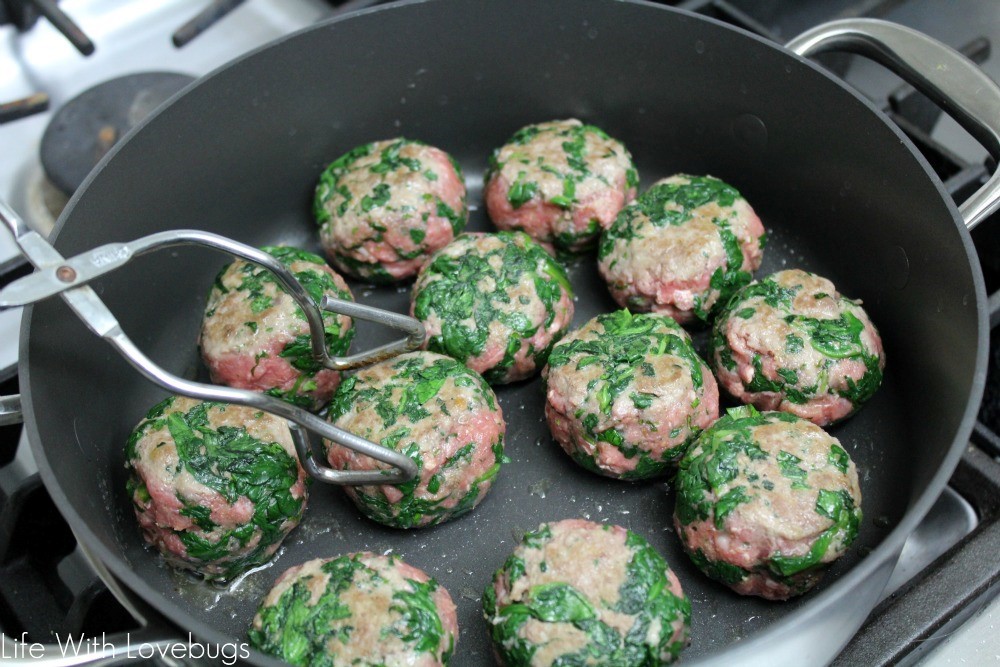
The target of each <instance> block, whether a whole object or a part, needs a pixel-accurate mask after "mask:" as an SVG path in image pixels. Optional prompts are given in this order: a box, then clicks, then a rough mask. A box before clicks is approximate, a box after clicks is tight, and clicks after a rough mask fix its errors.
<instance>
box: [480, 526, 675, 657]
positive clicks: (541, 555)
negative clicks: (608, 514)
mask: <svg viewBox="0 0 1000 667" xmlns="http://www.w3.org/2000/svg"><path fill="white" fill-rule="evenodd" d="M483 613H484V615H485V617H486V621H487V623H488V624H489V627H490V633H491V635H492V638H493V647H494V650H495V653H496V655H497V657H498V659H499V661H500V664H503V665H507V666H508V667H549V666H550V665H615V667H645V666H648V665H663V664H667V663H670V662H673V661H674V660H676V659H677V656H678V655H679V654H680V652H681V650H682V649H684V647H685V646H687V643H688V632H689V628H690V623H691V602H690V601H689V600H688V598H687V597H686V596H685V595H684V592H683V591H682V590H681V585H680V582H679V581H678V580H677V577H676V576H675V575H674V573H673V572H672V571H671V570H670V567H669V566H668V565H667V562H666V561H665V560H664V559H663V556H661V555H660V554H659V553H658V552H657V551H656V550H655V549H654V548H653V547H652V546H650V544H649V543H648V542H647V541H646V540H645V539H643V538H642V537H640V536H639V535H636V534H635V533H633V532H632V531H630V530H626V529H625V528H622V527H621V526H608V525H602V524H598V523H591V522H590V521H584V520H582V519H567V520H564V521H558V522H555V523H548V524H542V525H541V527H539V529H538V530H536V531H533V532H530V533H528V534H526V535H525V536H524V539H523V540H522V542H521V544H520V545H518V547H517V548H516V549H514V553H513V554H512V555H511V556H510V558H508V559H507V562H506V563H504V565H503V567H501V568H500V569H499V570H497V572H496V574H495V575H493V585H492V586H490V587H488V588H487V589H486V592H485V593H483Z"/></svg>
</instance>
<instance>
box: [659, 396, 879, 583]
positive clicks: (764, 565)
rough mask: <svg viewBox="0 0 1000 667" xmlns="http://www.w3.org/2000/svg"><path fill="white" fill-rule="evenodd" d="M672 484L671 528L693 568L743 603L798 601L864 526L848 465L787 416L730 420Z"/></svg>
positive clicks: (817, 431)
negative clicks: (746, 599)
mask: <svg viewBox="0 0 1000 667" xmlns="http://www.w3.org/2000/svg"><path fill="white" fill-rule="evenodd" d="M676 484H677V505H676V508H675V511H674V526H675V528H676V530H677V535H678V536H680V539H681V542H682V544H683V545H684V548H685V550H686V551H687V552H688V555H690V556H691V560H692V561H694V563H695V565H697V566H698V567H699V568H700V569H701V570H702V571H703V572H704V573H705V574H707V575H708V576H709V577H711V578H712V579H715V580H717V581H721V582H722V583H724V584H726V585H727V586H729V587H730V588H732V589H733V590H734V591H736V592H737V593H740V594H743V595H759V596H761V597H763V598H767V599H769V600H784V599H787V598H789V597H791V596H793V595H800V594H802V593H804V592H805V591H807V590H809V589H810V588H812V587H813V586H815V585H816V583H817V582H818V581H819V579H820V577H821V576H822V574H823V572H824V569H825V567H826V566H827V565H828V564H829V563H831V562H833V561H834V560H836V559H837V558H839V557H840V556H841V555H842V554H843V553H844V551H846V550H847V547H848V546H850V544H851V542H853V541H854V538H855V537H856V536H857V534H858V527H859V526H860V525H861V490H860V489H859V488H858V473H857V470H856V469H855V467H854V462H853V461H851V457H850V456H849V455H848V454H847V452H846V451H845V450H844V448H843V447H841V446H840V443H839V442H838V441H837V439H836V438H834V437H832V436H830V435H828V434H827V433H826V432H824V431H823V429H821V428H820V427H818V426H816V425H815V424H812V423H810V422H807V421H806V420H804V419H799V418H798V417H796V416H795V415H790V414H787V413H784V412H764V413H759V412H757V411H756V410H755V409H754V408H752V407H749V406H747V407H742V408H736V409H733V410H730V411H729V414H728V415H726V416H724V417H722V418H721V419H720V420H719V421H717V422H716V423H715V424H714V425H713V426H712V427H711V428H709V429H707V430H705V431H704V432H703V433H702V434H701V436H700V437H699V438H698V440H697V441H696V442H695V444H694V446H693V447H692V448H691V450H690V451H689V452H688V453H687V455H685V456H684V458H683V459H682V460H681V463H680V470H679V471H678V472H677V481H676Z"/></svg>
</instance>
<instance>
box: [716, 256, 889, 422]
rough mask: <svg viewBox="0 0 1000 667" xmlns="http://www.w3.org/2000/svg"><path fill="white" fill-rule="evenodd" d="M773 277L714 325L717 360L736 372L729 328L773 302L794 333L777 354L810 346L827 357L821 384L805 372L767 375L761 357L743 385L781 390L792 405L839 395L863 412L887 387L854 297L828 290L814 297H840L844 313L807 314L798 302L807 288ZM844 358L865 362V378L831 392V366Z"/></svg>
mask: <svg viewBox="0 0 1000 667" xmlns="http://www.w3.org/2000/svg"><path fill="white" fill-rule="evenodd" d="M776 275H777V274H775V275H772V276H768V277H767V278H765V279H763V280H760V281H758V282H754V283H751V284H750V285H747V286H746V287H743V288H742V289H740V290H739V291H737V292H736V293H734V294H733V295H732V297H730V298H729V300H728V301H727V302H726V304H725V305H724V307H723V308H722V311H721V313H720V314H719V317H718V319H717V320H716V322H715V325H714V327H713V333H712V338H711V346H712V350H713V356H716V357H717V358H718V359H719V361H720V362H721V363H722V364H723V366H724V367H725V368H727V369H728V370H731V371H732V370H736V363H735V361H734V360H733V357H732V351H731V350H730V349H729V346H728V345H727V344H726V339H725V335H724V333H723V331H724V330H725V329H726V327H728V326H729V324H728V323H729V320H730V319H731V318H733V317H737V318H747V317H748V316H749V315H748V314H752V313H754V312H757V310H758V309H760V308H761V305H762V304H767V305H768V306H770V307H771V308H774V309H775V310H777V311H778V315H779V316H780V317H781V319H782V320H783V321H784V322H785V323H786V324H787V325H788V326H789V327H790V328H791V329H792V332H790V333H788V334H787V335H786V336H785V341H784V347H783V350H775V354H777V353H778V352H781V351H783V352H784V353H785V354H789V355H797V354H799V353H801V352H802V351H803V350H804V349H805V347H806V345H809V346H810V347H811V348H812V349H813V350H815V351H816V352H819V353H820V354H821V355H822V359H821V360H820V361H818V362H817V363H818V364H821V365H820V366H818V367H816V368H815V371H816V373H817V374H818V375H819V377H820V378H821V379H820V382H819V383H818V384H817V383H813V384H811V385H806V383H805V380H804V379H803V376H804V375H806V374H804V373H803V372H802V371H803V370H806V367H805V366H799V367H798V368H778V369H777V370H776V377H773V378H771V377H767V376H766V375H765V374H764V372H763V368H762V362H761V357H760V356H759V355H758V354H754V355H753V357H752V359H751V363H752V364H753V367H754V374H753V376H752V378H751V379H750V380H749V381H744V382H743V385H744V387H745V388H746V390H747V391H748V392H751V393H759V392H775V393H778V394H781V395H783V396H784V397H785V398H786V399H787V400H788V401H789V402H790V403H796V404H800V405H801V404H805V403H807V402H809V401H810V400H812V399H814V398H816V397H817V396H819V395H820V394H821V393H827V392H833V393H836V394H837V395H839V396H842V397H844V398H846V399H847V400H849V401H851V403H852V404H853V405H854V406H855V408H857V407H858V406H860V405H861V404H862V403H864V402H866V401H867V400H868V399H870V398H871V397H872V395H873V394H874V393H875V391H876V390H877V389H878V387H879V386H880V385H881V383H882V368H881V361H880V359H879V357H878V356H876V355H875V354H874V352H873V351H872V350H870V349H869V348H868V346H867V345H866V344H865V342H864V341H863V339H862V334H863V332H864V329H865V324H864V322H862V320H861V319H860V318H859V317H858V315H857V314H856V312H857V310H858V306H857V305H856V304H854V302H852V301H850V300H849V299H845V298H843V297H834V296H833V295H830V294H826V293H824V292H817V293H814V294H813V296H814V297H815V298H816V299H819V298H823V299H834V298H836V300H837V302H838V304H839V306H840V311H841V312H840V314H839V315H838V316H837V317H834V318H816V317H809V316H806V315H804V314H802V313H801V312H800V311H799V310H797V309H796V307H795V305H794V300H795V297H796V295H797V294H798V293H799V292H800V291H801V290H802V285H801V284H800V285H792V286H789V287H786V286H784V285H782V284H780V283H779V282H778V280H777V278H776V277H775V276H776ZM841 359H857V360H860V361H861V362H863V363H864V365H865V372H864V374H863V376H862V377H861V379H860V380H854V379H853V378H851V377H847V378H846V379H845V380H844V382H845V383H846V385H847V387H846V388H843V387H834V388H832V389H827V388H826V379H825V378H827V377H828V375H829V370H828V368H829V366H830V365H831V364H832V363H833V362H835V361H838V360H841Z"/></svg>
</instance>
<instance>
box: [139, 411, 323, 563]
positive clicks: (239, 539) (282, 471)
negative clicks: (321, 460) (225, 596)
mask: <svg viewBox="0 0 1000 667" xmlns="http://www.w3.org/2000/svg"><path fill="white" fill-rule="evenodd" d="M168 400H169V401H170V403H167V404H166V406H164V404H162V403H161V404H159V405H157V406H156V407H154V409H153V410H151V411H150V413H149V414H150V415H155V416H153V417H152V418H149V417H148V416H147V419H146V420H144V421H143V422H142V423H141V424H140V425H139V426H138V427H136V429H135V431H133V433H132V436H130V438H129V445H128V447H127V449H126V455H127V457H128V459H129V461H130V462H133V461H134V460H135V458H136V456H137V453H136V451H135V444H136V443H137V442H138V440H139V439H141V438H142V435H143V434H144V433H146V432H147V431H149V430H157V429H161V428H163V427H166V428H167V430H168V431H169V433H170V436H171V438H172V439H173V441H174V445H175V447H176V449H177V458H178V466H177V469H176V471H175V473H176V474H180V473H181V472H183V471H187V472H188V473H189V474H190V475H191V476H193V477H194V478H195V479H196V480H197V481H198V482H199V483H201V484H203V485H204V486H206V487H208V488H210V489H212V490H214V491H216V492H218V493H219V494H221V495H222V496H223V497H224V498H225V499H226V501H227V502H229V503H235V502H237V501H238V500H239V499H240V498H244V497H245V498H247V499H249V500H250V501H251V502H252V503H253V508H254V510H253V516H252V518H251V519H250V521H249V522H248V523H246V524H243V525H240V526H236V527H234V528H231V529H224V530H223V529H221V528H220V527H219V526H217V525H216V524H215V523H214V522H213V521H212V520H211V518H210V516H211V510H210V509H209V508H207V507H204V506H200V505H199V503H198V502H196V501H195V499H191V502H189V500H188V499H187V498H184V499H182V502H184V503H185V506H184V508H182V509H181V510H180V513H181V514H182V515H183V516H189V517H191V518H192V520H193V521H194V523H195V526H196V528H192V529H189V530H179V531H175V532H176V534H177V536H178V538H179V539H180V540H181V542H182V543H183V544H184V545H185V547H186V549H187V556H188V558H189V559H191V560H193V561H197V562H196V563H195V565H196V566H198V565H200V566H202V567H203V568H208V567H211V568H219V569H221V571H222V572H221V574H215V573H214V572H206V573H205V574H206V576H208V577H209V578H221V579H230V578H232V577H233V576H236V575H237V574H239V573H240V572H242V571H244V570H246V569H248V568H250V567H253V566H255V565H260V564H261V563H263V562H265V561H266V560H267V559H268V558H269V554H268V553H267V550H268V548H269V547H271V546H272V545H274V544H275V543H277V542H280V541H281V540H282V539H283V538H284V536H285V534H286V532H287V530H288V528H289V526H290V525H294V524H295V523H297V522H298V521H299V519H300V518H301V517H302V511H303V509H304V501H303V498H295V497H294V496H293V495H292V491H291V490H292V487H293V486H295V485H296V483H297V482H298V476H299V465H298V461H297V460H296V459H295V457H293V456H292V455H291V454H289V453H288V452H287V451H285V449H284V448H283V447H282V446H281V445H280V444H278V443H277V442H263V441H261V440H258V439H256V438H254V437H253V436H251V435H250V434H249V433H248V432H247V430H246V428H243V427H234V426H219V427H217V428H216V427H213V426H212V425H211V424H210V423H209V413H210V411H224V410H226V409H232V406H227V405H225V404H222V403H207V402H206V403H198V404H197V405H195V406H193V407H192V408H190V409H189V410H188V411H187V412H181V411H172V412H169V413H168V412H167V410H168V409H169V406H170V405H171V404H172V402H173V399H168ZM133 488H135V483H134V482H133ZM255 535H259V536H260V539H259V542H258V543H257V544H256V546H254V547H253V548H251V549H250V550H249V551H248V552H247V553H245V554H242V555H240V556H237V557H234V556H233V552H234V551H237V550H240V549H244V548H246V547H247V545H248V544H249V543H250V540H251V539H252V538H253V537H254V536H255Z"/></svg>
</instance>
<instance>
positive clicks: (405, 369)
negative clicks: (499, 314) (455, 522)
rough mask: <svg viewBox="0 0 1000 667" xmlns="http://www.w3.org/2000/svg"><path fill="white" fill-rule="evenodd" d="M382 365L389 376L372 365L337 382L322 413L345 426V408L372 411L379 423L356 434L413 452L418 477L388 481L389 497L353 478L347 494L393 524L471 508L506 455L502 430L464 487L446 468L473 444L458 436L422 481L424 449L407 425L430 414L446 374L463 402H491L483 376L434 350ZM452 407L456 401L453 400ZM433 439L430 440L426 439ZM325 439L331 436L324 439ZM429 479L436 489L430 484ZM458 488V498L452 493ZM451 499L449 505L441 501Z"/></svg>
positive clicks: (490, 405)
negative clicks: (393, 496)
mask: <svg viewBox="0 0 1000 667" xmlns="http://www.w3.org/2000/svg"><path fill="white" fill-rule="evenodd" d="M383 365H389V366H390V368H391V369H392V371H393V374H392V376H390V377H388V378H386V379H384V380H380V379H378V373H366V372H365V371H362V372H361V373H358V374H356V375H352V376H351V377H349V378H347V379H346V380H345V381H344V382H342V383H341V385H340V387H338V388H337V391H336V393H335V394H334V396H333V398H332V399H331V401H330V405H329V407H328V410H327V418H328V419H329V420H330V421H331V422H333V423H334V424H336V425H338V426H340V427H342V428H346V429H347V430H352V428H351V418H352V415H356V414H361V413H365V412H369V411H370V412H373V413H374V414H375V415H377V416H378V417H379V420H380V421H381V426H376V427H374V428H369V429H367V430H366V431H365V432H363V433H362V432H359V433H358V435H361V436H362V437H366V438H368V439H370V440H373V441H376V442H379V443H380V444H381V445H383V446H385V447H389V448H390V449H394V450H396V451H398V452H401V453H403V454H405V455H406V456H408V457H410V458H411V459H413V461H414V462H415V463H416V464H417V468H418V473H417V477H415V478H414V479H412V480H410V481H409V482H404V483H402V484H396V485H395V486H394V488H395V489H397V490H398V491H399V492H400V493H401V494H402V498H400V499H399V500H398V501H396V502H390V501H389V499H388V498H387V497H386V495H385V493H384V490H383V488H382V487H381V486H358V487H354V488H353V489H352V498H353V499H354V501H355V503H356V504H357V505H358V508H359V509H361V511H362V512H363V513H364V514H365V515H366V516H368V517H369V518H371V519H372V520H374V521H378V522H379V523H382V524H385V525H389V526H394V527H397V528H413V527H416V526H425V525H433V524H436V523H440V522H442V521H445V520H447V519H450V518H453V517H455V516H459V515H461V514H463V513H465V512H467V511H469V510H471V509H472V508H473V507H474V506H475V504H476V502H478V500H479V499H480V496H481V495H482V494H483V486H484V485H486V484H488V483H489V482H490V481H492V479H493V477H495V476H496V474H497V472H498V471H499V469H500V465H501V463H502V462H504V461H505V460H506V458H505V457H504V455H503V437H502V436H500V437H499V438H498V439H497V441H496V442H494V443H493V445H492V452H493V456H494V464H493V466H492V467H491V468H489V469H488V470H487V471H486V472H484V473H483V474H482V475H480V476H479V477H478V478H477V479H474V480H472V482H471V483H470V485H469V488H468V490H464V489H463V490H461V491H460V490H459V489H451V488H448V486H447V484H446V481H447V479H448V476H449V474H450V473H449V471H451V470H452V469H454V468H457V467H459V466H462V465H465V464H467V463H468V462H469V460H470V459H471V454H472V450H473V449H474V445H472V444H471V443H464V444H463V445H462V446H461V447H460V448H459V449H457V450H456V451H455V453H454V454H453V455H452V456H451V457H449V458H448V459H447V460H446V461H444V462H443V464H442V466H441V472H440V473H438V474H439V475H441V477H438V474H436V475H433V476H431V478H430V479H428V480H427V484H422V483H421V473H422V472H423V469H424V456H425V453H423V452H421V450H420V447H419V444H418V443H417V442H416V441H415V440H414V439H413V437H412V427H413V426H415V425H416V424H417V423H418V422H420V421H423V420H425V419H433V418H434V412H432V410H433V411H437V410H440V409H441V408H440V406H439V405H438V400H439V399H438V398H437V396H438V394H439V392H440V391H441V390H442V389H443V388H444V386H445V384H446V383H447V382H448V381H449V380H450V381H452V382H453V383H454V384H455V385H457V386H458V387H459V388H462V389H464V390H466V391H464V392H463V395H464V396H465V398H466V400H467V405H466V407H465V408H464V410H468V411H475V410H483V409H490V410H495V409H496V407H497V406H496V399H495V397H494V394H493V392H492V390H491V389H490V388H489V385H487V384H486V382H485V381H484V380H483V379H482V377H481V376H480V375H479V374H477V373H475V372H474V371H472V370H470V369H468V368H467V367H466V366H465V365H463V364H461V363H459V362H458V361H456V360H454V359H450V358H447V357H440V356H438V355H436V354H428V353H423V352H415V353H409V354H405V355H402V356H400V357H397V358H395V359H392V360H390V361H385V362H382V364H380V365H379V366H380V367H381V366H383ZM452 409H455V408H452ZM430 444H431V446H435V445H434V443H430ZM326 446H327V447H331V446H333V445H331V444H330V443H326ZM431 485H433V486H434V487H436V489H437V490H436V491H434V490H431V488H430V487H431ZM459 492H462V493H463V495H462V496H461V497H459V498H456V497H455V496H454V494H455V493H459ZM448 500H457V501H458V502H457V503H455V504H454V506H453V507H450V508H446V507H444V506H443V505H444V504H445V502H446V501H448Z"/></svg>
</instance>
